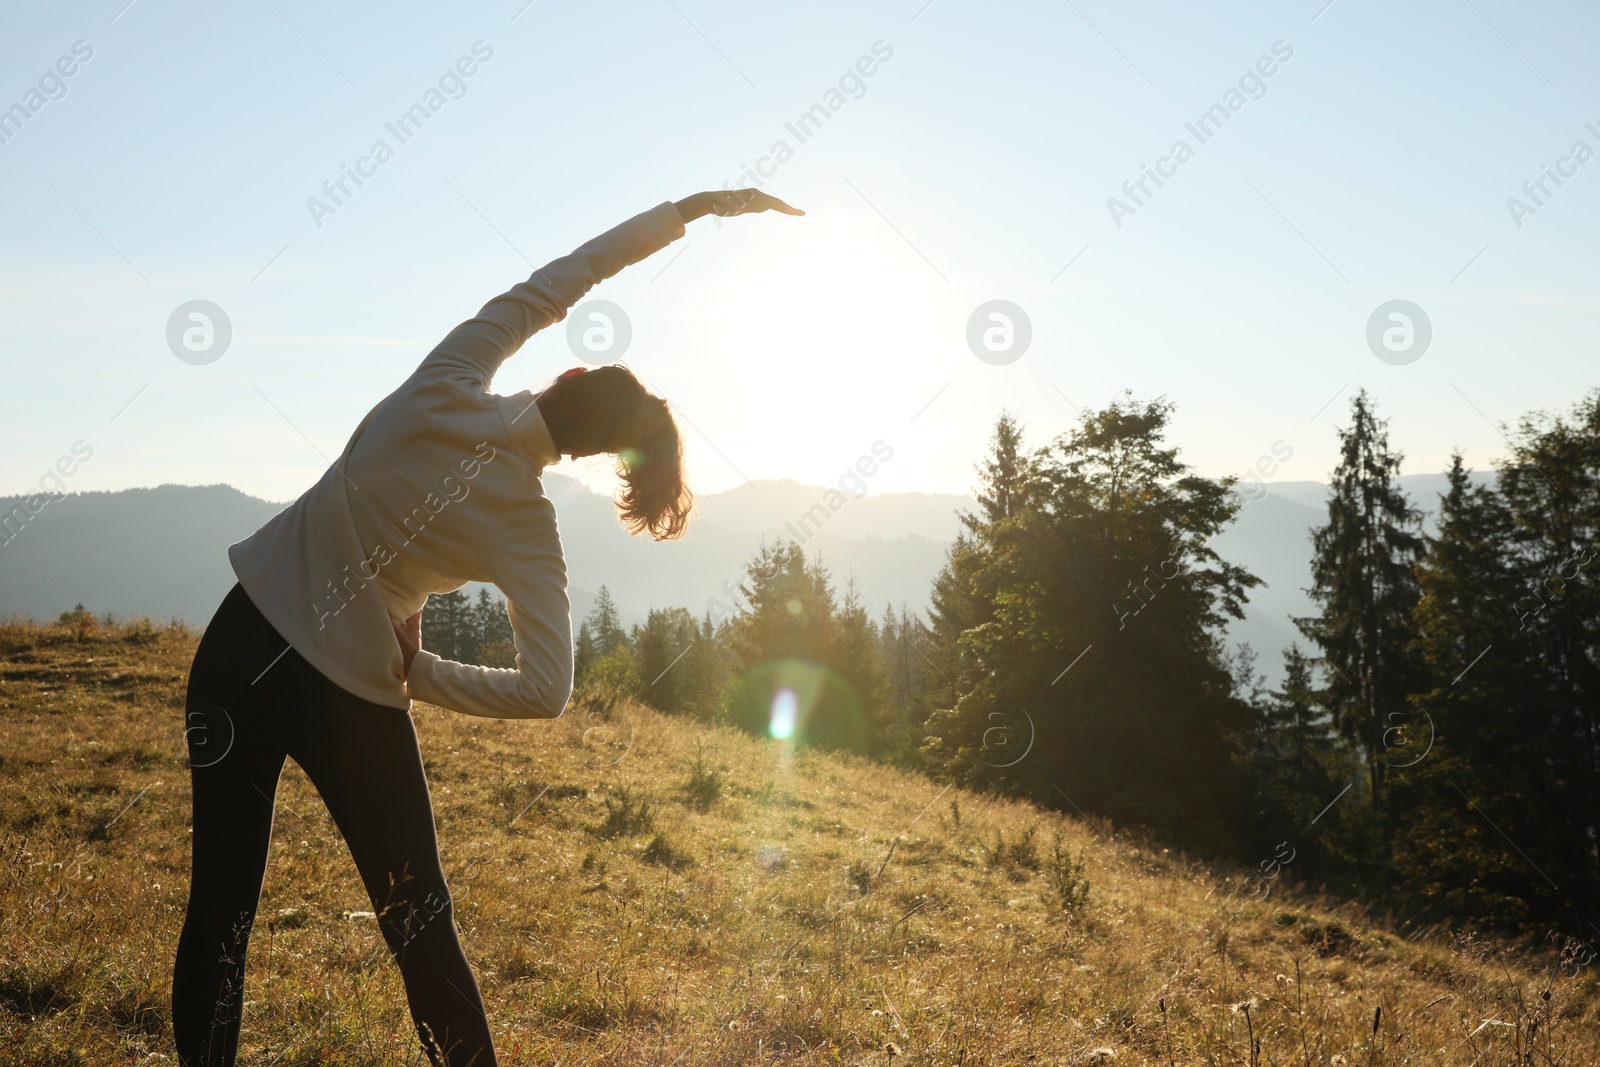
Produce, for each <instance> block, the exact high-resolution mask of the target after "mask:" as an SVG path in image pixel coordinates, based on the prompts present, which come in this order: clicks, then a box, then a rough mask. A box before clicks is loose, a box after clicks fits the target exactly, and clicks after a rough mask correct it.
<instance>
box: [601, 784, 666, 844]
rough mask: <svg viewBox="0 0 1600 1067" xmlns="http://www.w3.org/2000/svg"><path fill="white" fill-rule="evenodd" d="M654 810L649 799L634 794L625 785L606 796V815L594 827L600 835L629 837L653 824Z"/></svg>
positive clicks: (649, 827)
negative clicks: (614, 793)
mask: <svg viewBox="0 0 1600 1067" xmlns="http://www.w3.org/2000/svg"><path fill="white" fill-rule="evenodd" d="M655 821H656V816H655V812H653V811H651V810H650V801H648V800H646V799H645V798H644V797H640V796H635V795H634V794H633V791H632V790H630V789H628V788H627V787H625V786H624V787H623V788H621V789H619V790H617V792H616V795H615V796H609V797H606V817H605V820H604V821H603V822H601V824H600V825H599V827H598V828H596V830H595V833H596V834H598V835H599V836H601V837H606V838H612V837H631V836H633V835H634V834H642V833H644V832H645V831H646V830H649V829H651V828H653V827H654V826H655Z"/></svg>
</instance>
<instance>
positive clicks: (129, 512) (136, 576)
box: [0, 474, 972, 625]
mask: <svg viewBox="0 0 1600 1067" xmlns="http://www.w3.org/2000/svg"><path fill="white" fill-rule="evenodd" d="M545 489H546V492H547V493H548V494H549V496H550V498H551V499H552V500H553V501H554V503H555V505H556V510H557V514H558V515H559V522H560V526H561V540H562V544H563V546H564V548H565V550H566V555H567V569H568V580H569V583H570V586H571V589H570V592H571V597H572V602H573V613H574V615H575V616H577V617H579V618H582V616H584V615H586V614H587V613H588V611H589V609H590V607H591V606H592V604H593V601H594V599H595V597H596V595H597V594H598V592H599V589H600V586H601V585H605V586H607V587H608V588H609V589H610V590H611V594H612V596H613V597H614V598H615V599H616V601H617V605H618V608H619V610H620V611H621V613H622V616H623V621H624V623H629V624H631V623H633V622H642V621H643V620H644V617H645V615H646V613H647V612H648V611H649V609H650V608H652V607H666V606H683V607H688V608H690V609H691V610H693V611H694V612H695V613H696V614H700V613H702V612H704V611H705V610H707V607H708V604H709V602H710V601H711V599H712V598H720V599H722V600H724V601H728V600H729V598H728V597H727V596H726V595H725V594H724V592H723V587H724V583H727V584H728V586H729V588H732V587H735V586H737V585H738V583H739V580H740V578H741V577H742V576H743V573H744V562H745V560H747V559H748V558H749V557H750V555H751V554H752V553H753V552H754V551H755V549H756V548H757V546H759V544H760V543H761V542H762V540H763V539H765V540H766V541H767V542H769V543H774V542H776V541H778V540H779V539H783V538H794V537H795V536H796V535H795V533H793V532H791V531H790V529H789V527H791V526H792V527H793V528H794V529H795V530H798V531H799V532H800V536H801V538H803V539H804V544H805V547H806V549H807V551H808V552H811V551H815V552H818V553H820V554H821V555H822V558H823V560H824V562H825V563H826V564H827V565H828V567H829V568H830V570H831V571H832V572H833V575H834V577H835V580H836V584H837V585H838V587H839V589H840V590H841V591H842V590H843V587H844V584H845V581H846V580H847V579H848V578H851V577H854V578H855V579H856V581H857V585H858V588H859V589H860V592H861V595H862V596H863V597H864V598H865V599H866V600H867V601H868V603H870V604H872V605H873V606H874V608H875V610H878V611H882V610H883V608H884V606H886V605H888V604H893V605H895V608H896V610H899V607H900V605H901V604H902V603H905V604H908V605H909V606H910V607H911V608H912V609H913V610H921V609H922V608H923V606H924V605H925V603H926V600H927V595H928V587H929V585H930V583H931V582H932V580H933V576H934V574H936V573H937V571H938V569H939V566H940V564H941V563H942V562H943V559H944V553H945V548H946V546H947V545H948V544H949V543H950V541H951V540H952V539H953V538H954V537H955V533H956V529H957V527H958V522H957V519H956V509H958V508H961V507H970V506H972V501H971V500H969V499H968V498H965V497H961V496H955V495H938V494H927V493H892V494H885V495H883V496H876V497H872V496H868V497H862V498H860V499H856V500H850V501H848V502H846V503H845V504H844V505H843V506H842V507H839V509H838V510H837V511H834V512H830V511H828V509H827V508H826V506H823V507H822V509H821V510H812V509H813V508H814V506H815V505H817V504H818V503H819V502H820V501H822V500H823V497H824V494H825V493H826V492H827V490H825V489H823V488H820V487H817V486H804V485H801V484H799V483H798V482H794V481H778V482H755V483H749V484H747V485H744V486H741V487H739V488H737V489H733V490H730V491H728V492H724V493H713V494H708V495H706V496H703V497H701V499H700V503H699V515H698V518H697V520H696V521H695V522H693V523H691V524H690V530H689V535H688V536H687V537H685V538H683V539H682V540H681V541H673V542H666V543H657V542H654V541H651V540H649V539H648V538H633V537H629V536H628V534H627V533H626V531H624V530H623V529H622V527H621V526H620V525H619V524H618V523H617V519H616V512H615V508H614V507H613V506H612V503H611V500H610V498H608V497H604V496H601V495H599V494H598V493H594V492H592V491H590V490H589V489H588V488H586V487H585V486H584V485H583V484H582V483H581V482H578V481H576V480H574V479H572V478H567V477H565V476H563V475H559V474H546V475H545ZM22 500H23V498H21V497H12V498H4V499H0V519H4V517H5V516H6V515H9V514H10V513H11V512H12V511H13V509H14V508H17V507H18V506H19V505H20V504H21V502H22ZM835 502H836V498H835ZM284 506H285V505H284V504H281V503H270V502H268V501H265V500H258V499H257V498H255V497H251V496H246V495H245V494H244V493H241V492H239V491H238V490H237V489H234V488H232V487H230V486H226V485H208V486H181V485H163V486H160V487H158V488H155V489H125V490H122V491H120V492H95V493H72V494H69V495H67V496H66V497H64V498H62V499H60V500H57V501H54V502H51V503H49V504H47V505H45V507H44V508H43V509H42V510H41V511H40V512H39V513H38V514H37V515H36V516H34V517H32V518H31V519H30V520H29V521H27V522H26V523H23V524H20V528H19V524H18V523H17V522H16V521H13V522H12V523H11V524H10V526H8V527H6V528H5V531H4V533H3V534H0V616H3V615H11V614H22V615H27V616H31V617H34V618H54V617H55V616H56V615H57V614H59V613H60V612H62V611H65V610H67V609H68V608H70V607H72V606H73V604H75V603H83V604H84V605H86V606H87V607H89V608H91V609H92V610H94V611H98V612H102V613H103V612H111V613H113V614H115V615H119V616H123V617H129V616H137V615H148V616H150V617H152V618H155V619H161V620H165V619H169V618H181V619H183V620H184V621H186V622H188V623H190V624H191V625H204V624H205V623H206V622H207V621H208V620H209V619H210V618H211V615H212V613H213V612H214V611H215V610H216V607H217V605H218V603H220V602H221V600H222V597H223V595H224V594H226V593H227V591H228V589H229V588H230V587H231V586H232V585H233V582H234V577H233V571H232V569H231V568H230V567H229V565H228V558H227V547H228V545H230V544H232V543H233V542H235V541H238V540H241V539H243V538H245V537H248V536H249V535H250V534H251V533H252V532H253V531H255V530H256V528H258V527H259V526H260V525H261V524H262V523H263V522H265V521H266V520H267V519H269V518H271V517H272V516H273V515H275V514H276V513H277V512H278V511H280V510H282V508H283V507H284ZM808 512H809V515H810V517H809V518H807V515H808ZM819 520H822V521H820V525H819ZM468 592H469V593H475V586H469V587H468Z"/></svg>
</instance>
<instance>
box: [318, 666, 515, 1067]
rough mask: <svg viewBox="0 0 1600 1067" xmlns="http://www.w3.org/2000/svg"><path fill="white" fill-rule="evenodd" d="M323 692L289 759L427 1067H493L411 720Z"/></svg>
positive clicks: (329, 688) (339, 692)
mask: <svg viewBox="0 0 1600 1067" xmlns="http://www.w3.org/2000/svg"><path fill="white" fill-rule="evenodd" d="M295 658H298V657H295ZM310 669H311V668H309V667H307V666H305V665H304V663H303V661H301V662H299V663H296V664H295V665H294V670H295V671H296V672H298V671H300V670H310ZM317 678H318V679H321V676H320V675H318V676H317ZM322 685H324V686H326V690H327V699H326V702H324V701H320V700H319V701H317V702H315V703H316V704H317V705H318V706H319V714H317V715H315V716H307V717H304V718H297V720H296V725H295V726H294V729H293V734H292V736H291V738H290V741H289V745H288V750H289V755H290V756H291V757H292V758H293V759H294V760H295V762H296V763H298V764H300V766H301V767H302V768H303V769H304V770H305V772H306V775H307V776H308V777H309V778H310V779H311V781H312V783H313V784H314V785H315V786H316V787H317V790H318V791H319V792H320V793H321V794H322V798H323V801H324V802H325V803H326V804H327V805H328V811H329V812H330V813H331V814H332V815H333V819H334V822H335V823H337V824H338V826H339V830H340V832H341V833H342V834H344V839H345V842H346V843H347V844H348V845H349V846H350V854H351V856H352V857H353V858H354V859H355V862H356V867H357V869H358V870H359V871H360V872H361V880H362V882H363V883H365V885H366V889H367V894H368V896H370V897H371V899H372V905H373V910H374V911H376V912H377V913H378V922H379V926H380V928H381V929H382V931H383V937H384V940H385V941H386V942H387V943H388V945H389V950H390V951H391V952H392V953H393V954H394V957H395V960H396V962H398V963H399V965H400V973H401V975H402V977H403V978H404V980H405V985H406V998H407V1000H408V1001H409V1002H410V1005H411V1018H412V1021H413V1022H414V1023H415V1025H416V1028H417V1033H418V1035H419V1036H420V1037H421V1039H422V1045H423V1048H424V1049H426V1050H427V1052H428V1055H429V1058H430V1060H431V1061H432V1062H433V1063H434V1064H436V1065H438V1067H467V1065H469V1064H470V1065H471V1067H495V1063H496V1060H495V1054H494V1043H493V1040H492V1038H491V1037H490V1035H489V1022H488V1019H487V1017H486V1016H485V1014H484V1008H483V998H482V996H481V995H480V994H479V992H478V984H477V982H476V980H474V978H473V976H472V968H471V967H470V966H469V965H468V963H467V958H466V956H465V954H463V953H462V951H461V942H460V940H459V939H458V936H457V933H456V925H455V917H454V914H453V911H452V905H451V900H450V890H449V887H448V886H446V885H445V880H444V871H443V869H442V868H441V867H440V864H439V845H438V840H437V838H436V836H435V830H434V822H433V804H432V802H431V801H430V799H429V797H428V780H427V778H426V776H425V775H424V774H423V769H422V753H421V751H420V750H419V749H418V748H417V734H416V728H415V727H414V726H413V725H412V722H411V716H410V715H409V714H407V713H406V712H404V711H402V710H400V709H398V708H385V707H381V706H379V705H376V704H370V703H367V702H366V701H362V700H358V699H356V698H355V697H353V696H350V695H349V694H347V693H345V692H344V691H343V690H341V689H339V688H338V687H337V686H334V685H333V684H332V683H331V682H327V681H326V680H325V679H322Z"/></svg>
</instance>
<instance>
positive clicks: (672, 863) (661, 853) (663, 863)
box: [640, 832, 694, 871]
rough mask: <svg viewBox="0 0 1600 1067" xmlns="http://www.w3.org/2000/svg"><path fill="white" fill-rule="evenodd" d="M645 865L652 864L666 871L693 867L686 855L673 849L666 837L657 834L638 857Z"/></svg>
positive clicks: (691, 861)
mask: <svg viewBox="0 0 1600 1067" xmlns="http://www.w3.org/2000/svg"><path fill="white" fill-rule="evenodd" d="M640 858H641V859H643V860H644V861H645V862H646V863H654V864H656V865H657V866H660V867H666V868H667V869H668V870H673V871H681V870H683V869H684V868H685V867H692V866H694V860H693V859H692V858H690V857H689V856H688V855H687V854H686V853H684V852H681V851H679V850H678V849H677V848H675V847H674V846H673V844H672V842H671V841H668V840H667V835H666V834H663V833H659V832H658V833H657V834H656V836H655V837H653V838H651V839H650V844H648V845H646V846H645V850H644V853H643V855H641V856H640Z"/></svg>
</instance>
